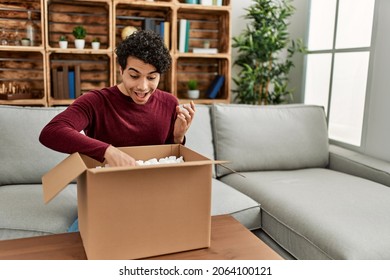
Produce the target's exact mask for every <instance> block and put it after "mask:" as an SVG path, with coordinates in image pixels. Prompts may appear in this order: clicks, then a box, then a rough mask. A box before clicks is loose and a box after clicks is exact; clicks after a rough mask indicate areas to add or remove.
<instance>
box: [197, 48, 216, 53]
mask: <svg viewBox="0 0 390 280" xmlns="http://www.w3.org/2000/svg"><path fill="white" fill-rule="evenodd" d="M192 52H193V53H202V54H216V53H218V49H217V48H193V49H192Z"/></svg>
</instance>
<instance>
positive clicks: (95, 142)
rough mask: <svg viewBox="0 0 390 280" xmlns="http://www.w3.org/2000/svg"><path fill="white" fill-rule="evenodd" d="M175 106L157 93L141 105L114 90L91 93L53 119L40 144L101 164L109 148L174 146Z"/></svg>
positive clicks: (165, 95)
mask: <svg viewBox="0 0 390 280" xmlns="http://www.w3.org/2000/svg"><path fill="white" fill-rule="evenodd" d="M177 105H178V101H177V99H176V97H174V96H173V95H171V94H169V93H167V92H164V91H161V90H158V89H157V90H156V91H155V92H154V93H153V94H152V96H151V97H150V98H149V100H148V102H147V103H146V104H144V105H138V104H136V103H134V101H133V100H132V99H131V98H130V97H128V96H125V95H123V94H122V93H121V92H120V91H119V89H118V87H117V86H114V87H110V88H104V89H102V90H93V91H91V92H88V93H85V94H83V95H82V96H80V97H79V98H77V99H76V100H75V101H74V102H73V103H72V104H71V105H70V106H69V107H68V108H67V109H66V110H65V111H63V112H62V113H60V114H59V115H57V116H56V117H54V118H53V120H51V121H50V122H49V123H48V124H47V125H46V126H45V127H44V128H43V130H42V132H41V135H40V137H39V141H40V142H41V143H42V144H43V145H45V146H47V147H48V148H51V149H53V150H56V151H59V152H63V153H68V154H71V153H74V152H79V153H82V154H85V155H88V156H90V157H92V158H94V159H96V160H98V161H100V162H103V161H104V153H105V151H106V149H107V147H108V146H109V145H112V146H115V147H125V146H142V145H160V144H173V128H174V123H175V120H176V106H177ZM80 131H84V133H85V135H84V134H82V133H80Z"/></svg>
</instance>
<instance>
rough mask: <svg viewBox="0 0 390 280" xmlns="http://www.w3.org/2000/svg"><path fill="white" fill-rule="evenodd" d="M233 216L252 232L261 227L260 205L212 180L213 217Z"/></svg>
mask: <svg viewBox="0 0 390 280" xmlns="http://www.w3.org/2000/svg"><path fill="white" fill-rule="evenodd" d="M226 214H228V215H232V216H233V217H234V218H235V219H236V220H238V221H239V222H240V223H241V224H243V225H244V226H245V227H247V228H248V229H250V230H254V229H258V228H260V227H261V215H260V204H259V203H258V202H256V201H254V200H253V199H252V198H250V197H249V196H247V195H245V194H243V193H241V192H239V191H237V190H236V189H234V188H232V187H230V186H228V185H226V184H225V183H223V182H221V181H218V180H216V179H213V180H212V192H211V215H213V216H215V215H226Z"/></svg>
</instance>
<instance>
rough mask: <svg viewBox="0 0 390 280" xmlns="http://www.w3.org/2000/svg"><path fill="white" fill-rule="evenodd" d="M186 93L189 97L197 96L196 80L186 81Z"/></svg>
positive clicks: (195, 97)
mask: <svg viewBox="0 0 390 280" xmlns="http://www.w3.org/2000/svg"><path fill="white" fill-rule="evenodd" d="M187 87H188V91H187V95H188V98H189V99H197V98H199V89H198V82H197V81H196V80H189V81H188V83H187Z"/></svg>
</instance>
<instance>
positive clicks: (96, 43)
mask: <svg viewBox="0 0 390 280" xmlns="http://www.w3.org/2000/svg"><path fill="white" fill-rule="evenodd" d="M91 45H92V49H94V50H98V49H99V48H100V39H99V38H98V37H95V38H93V40H92V43H91Z"/></svg>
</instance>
